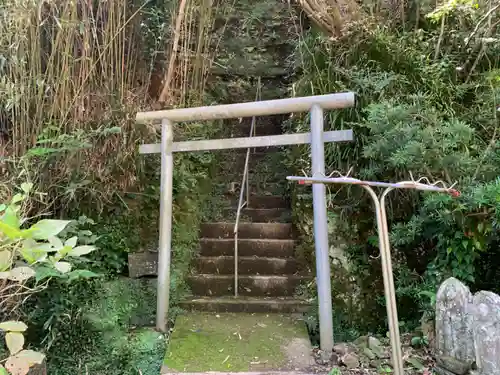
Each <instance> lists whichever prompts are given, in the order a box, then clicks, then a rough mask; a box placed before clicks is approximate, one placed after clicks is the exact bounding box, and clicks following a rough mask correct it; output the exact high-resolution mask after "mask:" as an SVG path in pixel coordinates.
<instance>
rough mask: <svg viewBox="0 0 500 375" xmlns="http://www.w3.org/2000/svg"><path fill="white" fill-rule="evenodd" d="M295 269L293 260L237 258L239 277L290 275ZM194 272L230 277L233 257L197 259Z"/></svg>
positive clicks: (232, 270) (295, 265)
mask: <svg viewBox="0 0 500 375" xmlns="http://www.w3.org/2000/svg"><path fill="white" fill-rule="evenodd" d="M297 269H298V267H297V261H296V260H295V259H293V258H264V257H257V256H250V257H249V256H239V257H238V274H240V275H292V274H294V273H296V272H297ZM195 270H196V272H199V273H202V274H209V273H211V274H219V275H232V274H234V256H218V257H203V256H202V257H198V258H196V261H195Z"/></svg>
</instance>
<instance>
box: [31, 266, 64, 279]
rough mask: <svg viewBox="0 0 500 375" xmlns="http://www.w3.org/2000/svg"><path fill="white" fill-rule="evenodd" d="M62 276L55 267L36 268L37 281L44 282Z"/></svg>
mask: <svg viewBox="0 0 500 375" xmlns="http://www.w3.org/2000/svg"><path fill="white" fill-rule="evenodd" d="M61 276H62V274H61V272H59V271H58V270H56V269H55V268H53V267H47V266H41V267H37V268H36V274H35V279H36V281H42V280H45V279H48V278H50V277H61Z"/></svg>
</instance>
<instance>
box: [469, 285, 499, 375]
mask: <svg viewBox="0 0 500 375" xmlns="http://www.w3.org/2000/svg"><path fill="white" fill-rule="evenodd" d="M473 312H474V314H473V315H474V325H473V327H474V331H473V332H474V342H475V351H476V365H477V369H478V373H479V374H480V375H500V297H499V296H498V295H497V294H495V293H492V292H483V291H482V292H478V293H476V295H475V296H474V308H473Z"/></svg>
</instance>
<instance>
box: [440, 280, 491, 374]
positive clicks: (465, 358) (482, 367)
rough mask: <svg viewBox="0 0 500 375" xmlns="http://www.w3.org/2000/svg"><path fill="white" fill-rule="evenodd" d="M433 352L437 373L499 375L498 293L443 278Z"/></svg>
mask: <svg viewBox="0 0 500 375" xmlns="http://www.w3.org/2000/svg"><path fill="white" fill-rule="evenodd" d="M436 355H437V357H436V362H437V367H436V372H437V373H438V374H442V375H453V374H455V375H465V374H477V375H500V296H498V295H497V294H495V293H492V292H485V291H480V292H477V293H476V294H474V295H473V294H472V293H471V292H470V290H469V288H468V287H467V286H465V285H464V284H462V283H461V282H460V281H458V280H457V279H455V278H449V279H448V280H446V281H445V282H444V283H443V284H442V285H441V287H440V288H439V290H438V293H437V298H436Z"/></svg>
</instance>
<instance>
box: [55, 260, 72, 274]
mask: <svg viewBox="0 0 500 375" xmlns="http://www.w3.org/2000/svg"><path fill="white" fill-rule="evenodd" d="M54 267H55V268H56V270H58V271H59V272H61V273H68V272H69V271H71V263H68V262H56V263H54Z"/></svg>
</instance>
